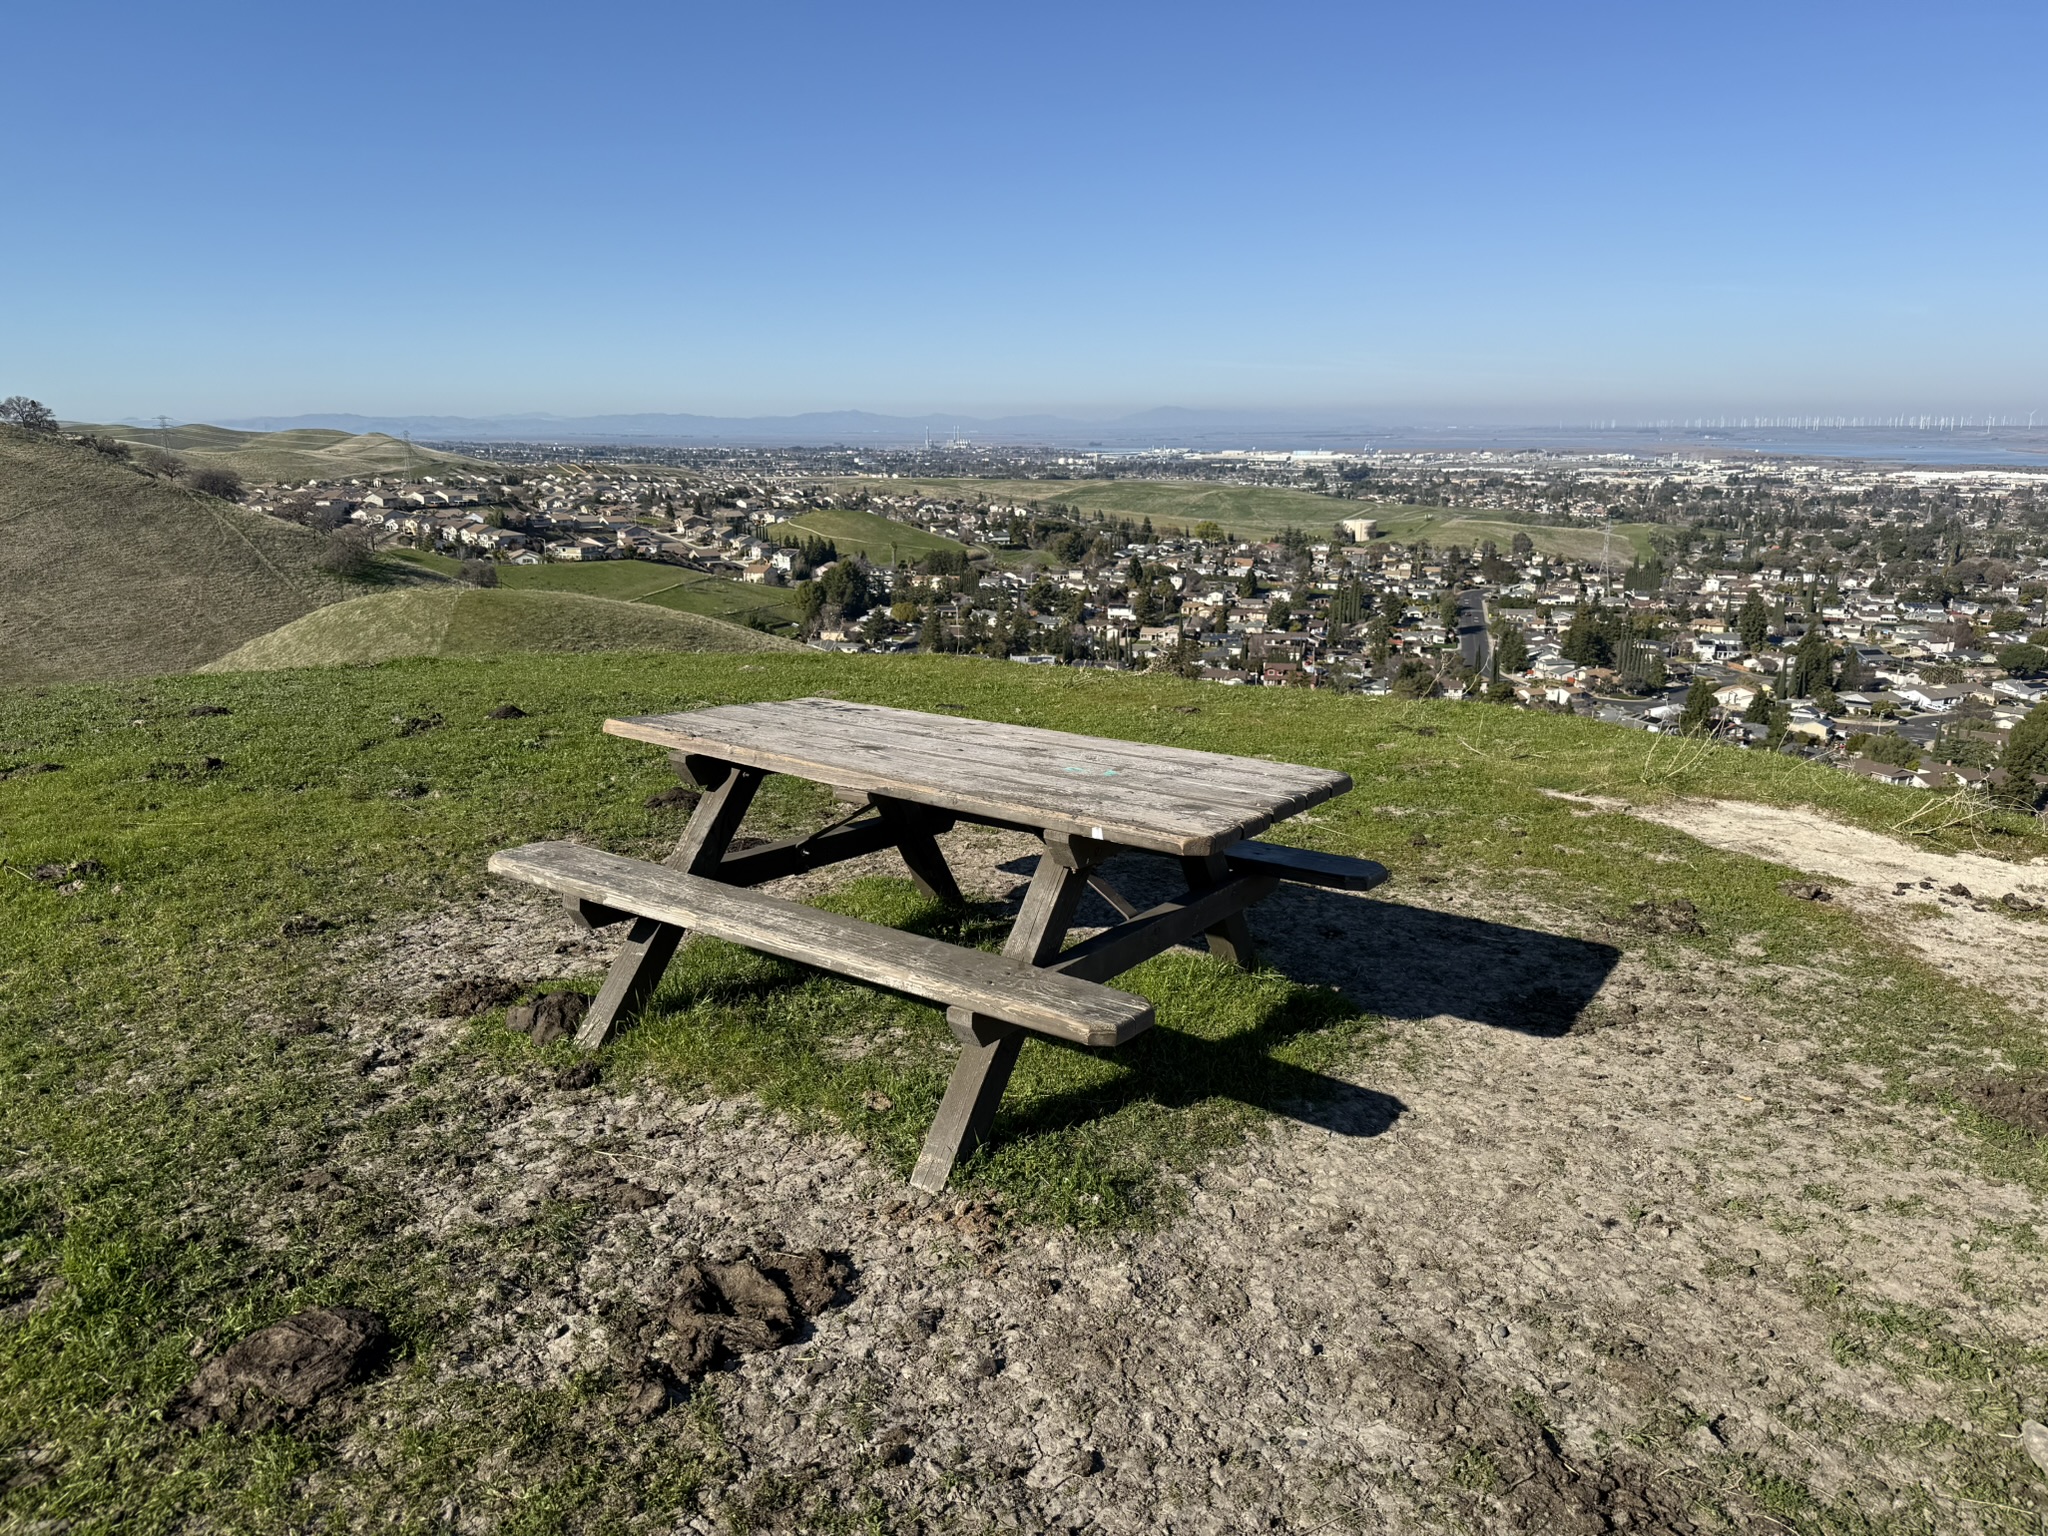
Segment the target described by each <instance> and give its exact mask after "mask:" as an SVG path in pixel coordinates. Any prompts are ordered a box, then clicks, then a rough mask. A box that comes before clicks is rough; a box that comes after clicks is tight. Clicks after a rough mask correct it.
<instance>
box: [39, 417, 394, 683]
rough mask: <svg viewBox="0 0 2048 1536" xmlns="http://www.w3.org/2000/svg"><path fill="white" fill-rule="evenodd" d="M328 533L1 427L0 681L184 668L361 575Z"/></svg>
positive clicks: (346, 589) (340, 592) (323, 599)
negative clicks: (325, 555) (345, 578)
mask: <svg viewBox="0 0 2048 1536" xmlns="http://www.w3.org/2000/svg"><path fill="white" fill-rule="evenodd" d="M325 548H326V540H325V538H324V537H323V536H322V535H320V534H317V533H314V532H312V531H310V530H309V529H305V528H301V527H299V526H297V525H296V524H293V523H286V522H280V521H278V520H277V519H275V518H269V517H265V516H263V515H261V514H260V513H255V512H249V511H245V510H243V509H242V508H240V507H236V506H232V505H230V504H229V503H227V502H223V501H218V500H215V499H213V498H211V497H206V496H199V495H195V494H193V493H191V492H187V491H183V490H178V489H176V488H174V487H172V486H169V485H166V484H165V483H164V482H163V481H161V480H156V479H152V478H151V477H149V476H147V475H144V474H142V473H140V472H139V471H137V470H135V469H132V468H130V467H128V466H127V465H124V464H121V463H118V462H116V461H114V460H112V459H109V458H107V457H105V456H104V455H101V454H98V453H95V452H93V451H92V450H91V449H88V448H83V447H80V446H78V445H77V444H74V443H71V442H67V441H64V440H63V439H60V438H51V437H41V436H33V435H30V434H27V433H22V432H17V431H14V430H13V429H11V428H0V683H52V682H61V681H66V680H70V679H80V678H106V677H135V676H142V675H146V674H153V673H160V672H169V671H178V670H181V669H184V668H187V667H195V666H198V665H199V664H200V663H202V662H207V661H211V660H213V659H214V658H215V657H217V656H220V655H223V654H225V653H226V652H228V651H230V650H233V649H234V648H235V647H236V646H238V645H240V644H242V642H244V641H245V640H249V639H252V638H254V637H255V636H257V635H260V634H263V633H265V632H267V631H269V630H272V629H275V628H277V627H278V626H279V625H281V624H285V623H289V622H290V621H291V620H293V619H295V618H297V617H298V616H299V615H301V614H303V613H306V612H307V611H309V610H311V609H313V608H317V607H320V606H321V605H323V604H326V603H332V602H336V601H338V600H340V599H341V598H344V597H347V596H349V595H351V593H352V592H354V591H359V590H361V589H360V588H351V587H350V586H348V585H347V584H346V583H344V582H342V581H340V580H338V579H337V578H335V577H333V576H329V575H327V574H325V573H324V572H322V571H321V570H319V569H318V567H317V565H316V561H317V560H318V558H319V556H320V554H321V552H322V551H323V550H324V549H325Z"/></svg>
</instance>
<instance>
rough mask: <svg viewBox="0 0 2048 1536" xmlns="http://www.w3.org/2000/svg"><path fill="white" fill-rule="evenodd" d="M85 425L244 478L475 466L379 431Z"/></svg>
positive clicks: (316, 476)
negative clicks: (275, 430)
mask: <svg viewBox="0 0 2048 1536" xmlns="http://www.w3.org/2000/svg"><path fill="white" fill-rule="evenodd" d="M84 430H86V431H90V432H97V433H99V434H101V435H102V436H106V437H111V438H114V439H115V440H117V441H119V442H124V443H127V444H129V445H130V446H131V447H134V448H165V449H168V450H169V451H171V452H172V453H175V454H176V455H177V456H178V457H179V458H181V459H184V460H185V461H186V462H187V463H189V464H192V465H195V466H199V465H212V466H218V467H219V468H222V469H232V470H233V471H234V472H235V473H236V474H238V475H240V476H241V477H242V478H243V479H245V480H250V481H266V480H332V479H347V478H349V477H352V476H357V475H390V474H403V473H404V472H405V471H406V469H407V468H408V467H410V468H411V469H412V470H414V471H415V472H417V473H420V474H432V473H434V472H435V471H436V470H439V469H465V468H475V467H477V464H476V461H475V460H473V459H462V458H455V457H452V456H450V455H448V454H443V453H429V452H428V451H427V450H426V449H424V448H418V447H412V448H408V447H407V445H406V444H404V443H402V442H400V441H399V440H398V439H397V438H395V437H386V436H385V435H384V434H383V433H382V432H362V433H355V432H334V431H328V430H326V429H323V428H318V427H301V428H297V429H295V430H293V431H290V432H241V431H237V430H235V429H234V428H232V427H213V426H208V425H206V424H205V423H204V422H193V423H190V424H188V425H186V426H182V427H170V428H167V429H165V430H163V431H158V430H157V429H156V428H154V427H134V426H128V425H126V424H119V425H113V426H94V427H87V428H85V429H84Z"/></svg>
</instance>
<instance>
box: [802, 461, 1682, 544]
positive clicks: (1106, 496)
mask: <svg viewBox="0 0 2048 1536" xmlns="http://www.w3.org/2000/svg"><path fill="white" fill-rule="evenodd" d="M832 484H833V485H834V486H835V487H837V488H838V489H840V490H841V491H842V493H843V492H847V491H851V490H855V489H860V488H865V489H868V490H873V491H875V492H877V493H880V494H889V495H906V494H908V495H931V496H944V497H949V498H952V497H963V496H964V497H968V498H970V499H975V500H980V499H983V498H986V499H987V500H990V501H999V502H1014V503H1023V504H1029V503H1032V502H1037V503H1039V504H1040V505H1050V504H1052V503H1054V502H1062V503H1065V504H1066V505H1068V506H1073V507H1080V508H1081V509H1083V510H1084V511H1089V512H1101V513H1104V514H1106V515H1110V516H1115V517H1129V518H1132V519H1137V518H1144V517H1149V518H1151V519H1152V522H1153V524H1154V526H1156V527H1165V526H1178V527H1181V528H1183V529H1191V528H1193V527H1194V526H1195V525H1196V524H1197V523H1200V522H1205V521H1210V522H1215V523H1217V524H1219V525H1221V526H1222V527H1223V528H1224V529H1225V530H1226V531H1228V532H1229V533H1230V534H1232V535H1233V536H1235V537H1239V538H1270V537H1272V536H1273V535H1274V534H1277V533H1279V532H1281V531H1282V530H1284V529H1287V528H1299V529H1301V530H1303V531H1304V532H1307V533H1311V534H1314V535H1316V536H1317V537H1319V538H1327V537H1329V535H1330V531H1331V529H1332V528H1333V527H1335V525H1336V524H1337V522H1338V521H1339V520H1340V519H1343V518H1347V517H1371V518H1377V519H1379V522H1380V526H1381V528H1382V529H1383V530H1385V532H1386V534H1387V536H1388V537H1390V538H1394V539H1397V540H1399V541H1401V542H1403V543H1408V542H1412V541H1414V540H1416V539H1423V538H1426V539H1428V540H1429V541H1430V542H1431V543H1432V544H1435V545H1438V546H1440V547H1441V546H1446V545H1451V544H1460V545H1463V546H1465V547H1467V548H1477V547H1478V546H1479V545H1480V544H1481V543H1483V542H1485V541H1486V540H1487V539H1492V540H1493V541H1494V542H1495V543H1496V544H1498V545H1499V546H1500V547H1501V549H1502V550H1503V551H1505V550H1506V549H1507V548H1508V546H1509V544H1510V542H1511V541H1512V540H1513V538H1514V536H1515V535H1516V534H1517V533H1526V534H1528V535H1529V537H1530V539H1531V540H1532V541H1533V542H1534V543H1535V545H1536V548H1537V549H1538V550H1540V551H1542V552H1543V553H1545V554H1555V555H1564V556H1566V557H1568V558H1571V559H1575V560H1587V559H1597V558H1599V555H1600V534H1599V532H1598V530H1587V529H1583V528H1546V527H1540V526H1537V525H1534V524H1524V523H1510V522H1506V521H1503V520H1501V519H1498V518H1488V517H1484V516H1475V515H1472V514H1469V513H1465V512H1460V511H1457V510H1455V509H1453V508H1449V507H1411V506H1404V505H1402V504H1400V503H1398V502H1379V501H1339V500H1336V499H1335V498H1333V497H1329V496H1318V495H1315V494H1313V493H1312V492H1308V491H1293V490H1284V489H1277V488H1272V487H1265V486H1245V485H1211V484H1205V483H1203V482H1200V481H1179V480H859V479H844V480H837V481H834V482H832ZM1649 538H1650V525H1648V524H1639V523H1626V524H1623V523H1618V524H1616V525H1615V529H1614V548H1615V552H1616V558H1617V559H1622V560H1626V559H1628V558H1629V557H1630V556H1631V555H1632V554H1648V553H1649V552H1650V543H1649Z"/></svg>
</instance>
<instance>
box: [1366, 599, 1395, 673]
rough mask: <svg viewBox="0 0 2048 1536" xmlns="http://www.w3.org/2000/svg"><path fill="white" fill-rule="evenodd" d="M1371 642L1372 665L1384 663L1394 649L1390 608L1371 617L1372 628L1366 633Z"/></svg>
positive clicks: (1392, 620)
mask: <svg viewBox="0 0 2048 1536" xmlns="http://www.w3.org/2000/svg"><path fill="white" fill-rule="evenodd" d="M1368 638H1369V640H1370V642H1371V651H1370V654H1371V656H1372V660H1373V665H1375V666H1377V665H1379V663H1381V662H1383V661H1385V660H1386V659H1387V657H1388V655H1390V654H1391V653H1392V651H1393V649H1394V614H1393V610H1392V609H1390V608H1382V609H1381V610H1380V611H1379V612H1378V613H1376V614H1374V615H1373V616H1372V628H1371V629H1370V630H1369V631H1368Z"/></svg>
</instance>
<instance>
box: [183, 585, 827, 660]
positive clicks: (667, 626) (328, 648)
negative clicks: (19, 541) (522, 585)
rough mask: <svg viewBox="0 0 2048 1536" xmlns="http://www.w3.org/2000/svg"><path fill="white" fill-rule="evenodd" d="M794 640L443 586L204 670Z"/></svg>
mask: <svg viewBox="0 0 2048 1536" xmlns="http://www.w3.org/2000/svg"><path fill="white" fill-rule="evenodd" d="M793 646H794V642H792V641H788V640H783V639H779V638H777V637H776V636H773V635H766V634H762V633H761V632H759V631H758V630H752V629H744V628H742V627H740V626H739V625H737V624H726V623H723V622H721V621H719V620H717V619H706V618H701V617H699V616H698V615H696V614H689V613H676V612H673V611H671V610H669V609H666V608H659V607H653V606H650V605H648V604H645V603H623V602H620V601H618V600H617V599H615V598H609V597H584V596H581V595H579V594H577V593H572V592H520V591H508V590H506V589H505V588H502V587H493V588H477V587H455V586H443V587H435V588H430V589H426V590H417V591H411V592H388V593H382V594H379V595H377V596H373V597H359V598H355V599H353V600H352V601H349V602H345V603H336V604H334V605H333V606H331V607H327V608H322V609H319V610H317V611H316V612H313V613H309V614H307V615H306V616H305V617H304V618H303V619H295V620H293V621H292V622H291V623H290V624H287V625H285V626H284V627H283V628H281V629H276V630H272V631H271V632H270V633H269V634H267V635H259V636H257V638H255V639H254V640H251V641H250V642H249V643H248V644H247V645H243V646H239V647H237V648H236V649H235V650H233V651H231V652H229V653H228V654H227V655H226V656H223V657H221V658H220V660H218V661H215V662H210V663H208V665H207V666H206V667H205V668H204V669H203V670H205V671H209V672H275V671H278V670H281V669H283V668H287V667H333V666H344V665H350V666H360V665H364V664H367V663H375V662H383V661H398V660H401V659H403V658H406V657H413V656H449V657H455V656H475V657H493V656H506V655H514V654H517V653H520V652H525V651H767V650H787V649H791V648H793Z"/></svg>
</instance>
